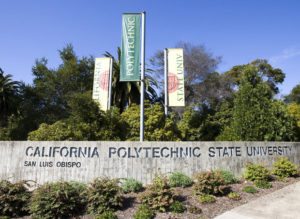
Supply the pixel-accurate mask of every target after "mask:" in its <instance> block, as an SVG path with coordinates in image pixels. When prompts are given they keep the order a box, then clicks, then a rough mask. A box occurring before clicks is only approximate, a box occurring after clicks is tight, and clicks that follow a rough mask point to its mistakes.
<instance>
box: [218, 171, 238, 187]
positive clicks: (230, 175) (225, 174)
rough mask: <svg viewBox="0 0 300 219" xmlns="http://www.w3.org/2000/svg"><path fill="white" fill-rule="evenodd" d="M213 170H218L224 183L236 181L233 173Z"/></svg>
mask: <svg viewBox="0 0 300 219" xmlns="http://www.w3.org/2000/svg"><path fill="white" fill-rule="evenodd" d="M215 172H220V174H221V176H222V178H223V179H224V183H225V184H226V185H229V184H234V183H236V182H238V180H237V178H236V177H235V176H234V174H233V173H232V172H230V171H228V170H216V171H215Z"/></svg>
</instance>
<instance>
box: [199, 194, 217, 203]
mask: <svg viewBox="0 0 300 219" xmlns="http://www.w3.org/2000/svg"><path fill="white" fill-rule="evenodd" d="M199 201H200V202H201V203H203V204H205V203H213V202H216V197H215V196H213V195H209V194H202V195H199Z"/></svg>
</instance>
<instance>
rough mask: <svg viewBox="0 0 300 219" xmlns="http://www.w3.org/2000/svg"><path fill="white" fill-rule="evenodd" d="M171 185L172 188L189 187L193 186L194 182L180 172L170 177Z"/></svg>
mask: <svg viewBox="0 0 300 219" xmlns="http://www.w3.org/2000/svg"><path fill="white" fill-rule="evenodd" d="M169 183H170V186H171V187H183V188H184V187H188V186H191V185H192V184H193V181H192V179H191V178H190V177H188V176H187V175H185V174H183V173H180V172H174V173H172V174H171V175H170V176H169Z"/></svg>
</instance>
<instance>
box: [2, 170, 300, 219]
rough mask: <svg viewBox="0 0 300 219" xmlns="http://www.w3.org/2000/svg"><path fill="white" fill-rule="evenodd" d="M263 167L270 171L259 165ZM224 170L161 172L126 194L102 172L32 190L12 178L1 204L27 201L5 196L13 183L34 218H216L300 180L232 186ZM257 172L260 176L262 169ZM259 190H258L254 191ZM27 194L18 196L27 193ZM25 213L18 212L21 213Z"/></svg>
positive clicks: (113, 180) (240, 183) (258, 181)
mask: <svg viewBox="0 0 300 219" xmlns="http://www.w3.org/2000/svg"><path fill="white" fill-rule="evenodd" d="M258 172H259V173H261V172H265V171H264V170H263V171H262V170H261V167H259V171H258ZM178 175H179V174H178ZM180 175H181V174H180ZM225 175H229V176H230V177H229V178H230V180H228V181H227V182H225V180H224V177H223V176H224V174H222V173H221V171H219V170H215V171H205V172H199V173H197V174H195V178H194V179H195V183H194V185H193V187H182V186H181V187H174V188H171V187H170V184H169V178H168V177H166V176H164V175H158V176H156V177H155V178H154V179H153V182H152V184H150V185H149V186H147V187H146V190H145V191H143V192H134V191H133V190H134V189H132V191H130V192H129V193H126V194H123V193H122V191H123V189H122V188H121V186H122V185H123V184H122V183H120V182H119V180H117V179H108V178H98V179H95V180H94V181H93V182H91V183H89V184H87V185H85V184H81V183H76V182H69V183H67V182H56V183H46V184H44V185H42V186H39V187H38V188H36V189H35V190H34V191H33V192H28V190H27V189H26V186H25V184H23V185H22V184H18V185H17V186H16V185H15V184H14V183H10V182H8V181H0V185H1V186H2V187H1V186H0V194H1V196H0V203H1V205H0V208H1V207H3V206H5V207H7V206H9V205H8V204H9V203H10V204H11V205H10V206H12V207H11V209H17V210H16V211H15V213H16V212H17V211H18V209H20V208H21V207H23V206H22V205H21V204H20V205H19V203H20V202H11V200H14V199H7V197H6V196H9V195H12V194H15V193H10V192H7V191H9V190H7V188H12V189H11V191H20V193H23V192H24V191H25V193H26V194H27V196H26V197H27V198H26V200H27V201H26V202H27V203H28V204H29V208H27V209H29V210H30V212H28V210H27V213H24V214H23V215H26V214H27V215H29V213H31V215H30V216H31V217H32V218H70V217H79V216H83V215H87V214H89V216H88V218H96V219H116V218H118V217H120V218H134V219H152V218H154V217H155V216H157V218H166V217H167V218H173V217H175V218H190V219H196V218H199V216H200V217H203V218H213V217H215V216H217V215H218V214H220V213H222V212H224V211H226V210H229V209H231V208H233V207H235V206H238V205H241V204H243V203H245V202H248V201H249V200H253V199H254V198H256V197H259V196H261V195H263V194H268V193H270V192H272V191H275V190H277V189H280V188H282V187H283V186H285V185H287V184H290V183H292V182H297V181H299V180H300V179H299V178H294V177H288V178H286V180H284V181H283V180H276V179H275V180H273V181H272V183H270V182H269V181H265V180H254V181H253V182H247V181H242V180H241V181H239V182H238V183H234V184H230V186H229V185H228V183H229V181H230V182H233V181H234V180H231V179H232V178H233V177H232V175H233V174H230V172H229V173H226V174H225ZM253 175H255V174H253ZM257 175H259V176H261V175H262V174H257ZM179 178H180V177H179ZM262 178H264V177H262ZM128 181H129V182H130V183H129V185H132V184H133V185H135V184H136V183H137V184H139V182H137V181H134V180H132V179H129V180H128ZM179 181H180V180H179ZM123 182H126V180H124V181H123ZM253 185H254V186H255V187H257V188H259V189H256V188H255V187H254V186H253ZM129 187H131V186H129ZM133 187H135V186H133ZM4 188H6V190H5V189H4ZM16 188H17V189H16ZM24 188H25V190H24ZM4 191H5V192H4ZM200 191H201V192H200ZM220 191H222V192H220ZM1 192H2V193H1ZM248 193H249V194H248ZM254 193H256V194H255V195H253V194H254ZM23 195H24V194H22V195H20V196H19V197H23ZM224 195H227V196H226V197H225V196H224ZM22 200H24V199H22ZM125 200H126V203H125ZM241 200H242V201H241ZM122 206H123V207H122ZM121 207H122V208H121ZM1 214H2V215H1ZM1 214H0V218H3V219H4V218H5V219H7V218H11V217H15V216H11V215H10V216H7V215H9V214H3V213H2V212H1ZM23 215H21V214H19V216H23Z"/></svg>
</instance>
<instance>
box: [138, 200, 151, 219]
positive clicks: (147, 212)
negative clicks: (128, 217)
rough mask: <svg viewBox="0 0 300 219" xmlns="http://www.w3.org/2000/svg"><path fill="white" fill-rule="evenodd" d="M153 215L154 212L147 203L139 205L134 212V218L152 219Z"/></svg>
mask: <svg viewBox="0 0 300 219" xmlns="http://www.w3.org/2000/svg"><path fill="white" fill-rule="evenodd" d="M154 217H155V212H154V211H153V210H152V209H151V208H149V207H148V206H147V205H144V204H143V205H140V206H139V207H138V209H137V211H136V212H135V213H134V215H133V218H134V219H152V218H154Z"/></svg>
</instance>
